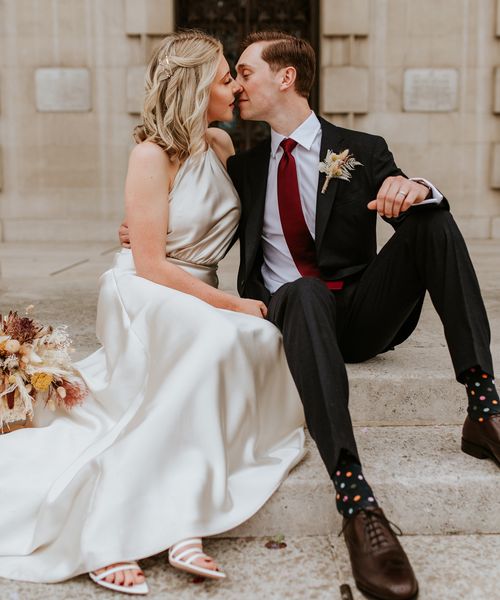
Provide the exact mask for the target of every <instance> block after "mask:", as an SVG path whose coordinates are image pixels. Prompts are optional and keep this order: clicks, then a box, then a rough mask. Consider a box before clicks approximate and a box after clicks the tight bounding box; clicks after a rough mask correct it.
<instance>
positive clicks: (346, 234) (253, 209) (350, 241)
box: [228, 118, 449, 304]
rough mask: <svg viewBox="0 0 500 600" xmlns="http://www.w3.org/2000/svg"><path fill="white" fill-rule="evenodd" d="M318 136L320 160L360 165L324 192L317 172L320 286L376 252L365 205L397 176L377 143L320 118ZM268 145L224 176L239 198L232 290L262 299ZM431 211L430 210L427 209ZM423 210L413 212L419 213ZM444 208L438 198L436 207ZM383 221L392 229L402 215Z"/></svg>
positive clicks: (371, 214)
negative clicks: (350, 158) (347, 156)
mask: <svg viewBox="0 0 500 600" xmlns="http://www.w3.org/2000/svg"><path fill="white" fill-rule="evenodd" d="M319 120H320V123H321V129H322V137H321V151H320V160H323V159H324V157H325V156H326V152H327V150H332V151H333V152H336V153H339V152H341V151H343V150H345V149H346V148H348V149H349V152H350V153H351V154H353V155H354V158H355V159H356V160H358V161H359V162H361V163H362V165H363V166H357V167H356V168H355V169H354V171H352V179H351V180H350V181H343V180H340V179H331V180H330V182H329V185H328V188H327V191H326V192H325V193H324V194H322V193H321V188H322V187H323V183H324V181H325V177H326V175H325V174H324V173H320V172H319V170H318V191H317V199H316V235H315V245H316V256H317V260H318V266H319V269H320V272H321V274H322V278H323V279H324V280H325V281H335V280H338V279H345V278H346V277H351V276H354V275H355V274H358V273H360V272H362V271H363V270H364V269H365V268H366V267H367V266H368V264H369V263H370V261H372V260H373V259H374V258H375V256H376V252H377V240H376V220H377V212H376V211H373V210H368V208H367V207H366V205H367V204H368V202H369V201H370V200H374V199H375V198H376V196H377V192H378V191H379V189H380V186H381V185H382V182H383V181H384V179H386V178H387V177H389V176H395V175H403V176H404V173H403V172H402V171H401V169H399V168H398V167H397V166H396V163H395V162H394V158H393V156H392V154H391V152H390V151H389V149H388V147H387V144H386V142H385V140H384V139H383V138H381V137H380V136H376V135H370V134H367V133H362V132H360V131H352V130H350V129H344V128H342V127H337V126H335V125H332V124H331V123H329V122H328V121H325V120H324V119H322V118H320V119H319ZM270 153H271V140H270V139H267V140H265V141H264V142H261V143H260V144H259V145H258V146H256V147H255V148H252V149H251V150H248V151H246V152H242V153H240V154H237V155H236V156H233V157H231V158H230V159H229V161H228V172H229V175H230V176H231V179H232V180H233V183H234V185H235V187H236V190H237V192H238V194H239V196H240V199H241V205H242V214H241V221H240V227H239V231H238V235H239V239H240V268H239V272H238V291H239V293H240V295H241V296H243V297H248V298H256V299H259V300H263V301H264V302H265V303H266V304H267V303H268V301H269V298H270V294H269V292H268V290H267V289H266V288H265V287H264V284H263V281H262V275H261V267H262V260H263V258H262V244H261V235H262V226H263V218H264V204H265V198H266V188H267V174H268V169H269V160H270ZM427 206H429V207H431V206H432V207H433V208H435V205H427ZM427 206H425V205H424V206H422V207H413V208H412V209H411V210H423V209H426V208H427ZM439 206H440V208H442V209H445V210H447V209H449V205H448V202H447V201H446V199H443V201H442V203H441V204H440V205H439ZM407 214H408V213H403V214H402V215H401V216H400V217H398V218H397V219H386V220H387V221H388V222H390V223H391V225H393V226H394V227H397V226H398V225H399V224H400V223H401V222H402V221H403V220H404V218H405V217H406V216H407Z"/></svg>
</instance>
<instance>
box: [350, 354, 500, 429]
mask: <svg viewBox="0 0 500 600" xmlns="http://www.w3.org/2000/svg"><path fill="white" fill-rule="evenodd" d="M492 352H493V357H494V361H495V364H500V346H498V345H495V346H493V348H492ZM347 370H348V375H349V389H350V401H349V402H350V404H349V408H350V411H351V416H352V419H353V422H354V424H357V425H365V426H366V425H382V426H384V425H452V424H461V423H463V420H464V417H465V414H466V406H467V397H466V393H465V390H464V388H463V386H462V385H460V384H459V383H457V381H456V379H455V375H454V371H453V366H452V362H451V359H450V356H449V353H448V349H447V348H446V347H445V346H444V344H443V346H441V347H439V346H437V347H430V348H421V347H416V346H411V344H410V343H406V344H404V345H402V346H401V347H398V348H397V349H396V350H395V351H389V352H386V353H384V354H380V355H378V356H376V357H375V358H373V359H371V360H369V361H366V362H364V363H360V364H355V365H348V366H347Z"/></svg>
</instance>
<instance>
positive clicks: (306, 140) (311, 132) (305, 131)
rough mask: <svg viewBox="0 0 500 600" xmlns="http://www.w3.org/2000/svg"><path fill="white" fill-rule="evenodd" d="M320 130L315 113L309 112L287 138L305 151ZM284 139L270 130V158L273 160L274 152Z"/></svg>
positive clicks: (308, 148) (309, 147)
mask: <svg viewBox="0 0 500 600" xmlns="http://www.w3.org/2000/svg"><path fill="white" fill-rule="evenodd" d="M320 130H321V123H320V122H319V119H318V117H317V116H316V115H315V113H314V112H313V111H311V114H310V115H309V116H308V117H307V119H306V120H305V121H303V122H302V123H301V124H300V125H299V126H298V127H297V129H295V131H292V133H291V134H290V135H289V136H288V137H289V138H291V139H292V140H295V141H296V142H297V144H300V145H301V146H302V147H303V148H305V149H306V150H310V149H311V146H312V144H313V142H314V139H315V138H316V136H317V135H318V131H320ZM284 139H285V136H284V135H281V133H278V132H276V131H274V129H271V156H272V157H273V158H276V152H277V151H278V148H279V146H280V144H281V142H282V141H283V140H284Z"/></svg>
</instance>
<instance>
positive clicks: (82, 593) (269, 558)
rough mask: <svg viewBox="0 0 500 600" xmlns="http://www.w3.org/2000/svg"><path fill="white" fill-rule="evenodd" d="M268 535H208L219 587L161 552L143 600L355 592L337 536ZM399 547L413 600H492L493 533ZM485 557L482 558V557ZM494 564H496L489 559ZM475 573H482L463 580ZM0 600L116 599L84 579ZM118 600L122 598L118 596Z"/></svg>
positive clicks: (292, 598) (5, 586)
mask: <svg viewBox="0 0 500 600" xmlns="http://www.w3.org/2000/svg"><path fill="white" fill-rule="evenodd" d="M268 542H269V537H262V538H237V539H234V538H233V539H228V538H216V539H214V538H208V539H206V540H205V541H204V549H205V550H206V552H207V553H208V554H209V555H210V556H213V557H215V559H216V560H217V561H218V563H219V564H220V565H221V566H222V568H223V569H224V571H225V572H226V574H227V579H225V580H224V581H223V582H216V581H209V580H204V581H202V580H200V579H196V578H194V577H193V576H192V575H188V574H186V573H182V572H181V571H179V570H177V569H173V568H171V567H169V566H167V555H166V553H165V552H162V553H160V554H156V555H155V556H152V557H149V558H146V559H144V560H141V561H140V564H141V567H142V568H143V569H144V572H145V574H146V577H147V579H148V584H149V588H150V593H149V595H148V597H147V598H148V600H169V599H170V598H175V599H178V600H213V599H214V598H216V599H217V600H235V599H236V598H237V599H238V600H255V599H256V598H262V599H265V600H267V599H269V598H286V600H340V586H341V585H342V584H344V585H346V584H347V585H349V586H350V588H351V592H352V595H353V600H366V596H364V595H363V594H361V592H359V591H358V590H357V589H356V585H355V583H354V580H353V577H352V572H351V566H350V563H349V558H348V553H347V549H346V547H345V544H344V540H343V538H338V537H337V536H336V535H332V536H286V537H285V540H284V542H285V544H286V545H285V547H281V548H279V549H278V548H269V547H268ZM402 543H403V546H404V548H405V550H406V552H407V554H408V557H409V559H410V561H411V564H412V566H413V569H414V571H415V574H416V576H417V579H418V581H419V587H420V593H419V600H436V599H439V600H493V599H494V598H497V597H498V593H497V592H498V577H499V567H498V566H497V564H496V563H495V562H494V561H492V560H488V558H489V557H495V556H498V555H499V552H500V536H494V535H488V536H475V535H468V536H455V535H454V536H405V537H404V538H403V539H402ZM485 557H487V558H486V559H485ZM497 562H498V561H497ZM471 574H482V576H471ZM0 597H1V598H2V600H47V598H50V599H52V600H75V599H76V598H77V599H78V600H96V599H97V600H117V598H118V596H117V594H116V592H111V591H106V590H104V589H102V588H100V589H97V587H96V586H95V585H94V584H93V583H92V582H91V581H90V579H89V577H88V576H87V575H86V574H83V575H80V576H79V577H75V578H73V579H70V580H68V581H64V582H62V583H56V584H48V583H26V582H21V581H12V580H8V579H3V580H0ZM123 597H124V596H123Z"/></svg>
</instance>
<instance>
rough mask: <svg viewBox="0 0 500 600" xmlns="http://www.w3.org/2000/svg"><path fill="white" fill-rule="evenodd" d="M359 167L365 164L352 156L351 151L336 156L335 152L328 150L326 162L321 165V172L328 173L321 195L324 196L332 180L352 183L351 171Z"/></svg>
mask: <svg viewBox="0 0 500 600" xmlns="http://www.w3.org/2000/svg"><path fill="white" fill-rule="evenodd" d="M358 165H360V166H363V163H360V162H358V161H357V160H356V159H355V158H354V156H353V155H352V154H349V149H347V150H344V151H343V152H341V153H340V154H335V152H332V151H331V150H327V151H326V157H325V160H324V161H322V162H320V163H319V172H320V173H326V179H325V183H324V184H323V188H322V189H321V193H322V194H324V193H325V192H326V190H327V189H328V184H329V183H330V179H333V178H335V179H343V180H344V181H350V179H351V177H352V175H351V173H350V171H354V169H355V167H357V166H358Z"/></svg>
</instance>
